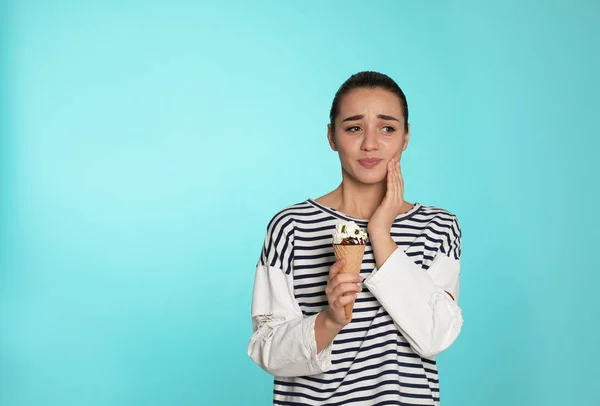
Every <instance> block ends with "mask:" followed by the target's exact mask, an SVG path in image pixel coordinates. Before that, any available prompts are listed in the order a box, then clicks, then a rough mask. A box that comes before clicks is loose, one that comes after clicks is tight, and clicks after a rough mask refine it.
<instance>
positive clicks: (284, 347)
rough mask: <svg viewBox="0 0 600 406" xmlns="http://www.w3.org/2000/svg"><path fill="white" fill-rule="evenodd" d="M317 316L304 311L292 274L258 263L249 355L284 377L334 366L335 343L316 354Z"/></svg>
mask: <svg viewBox="0 0 600 406" xmlns="http://www.w3.org/2000/svg"><path fill="white" fill-rule="evenodd" d="M316 318H317V315H312V316H309V317H304V316H303V315H302V311H301V310H300V306H299V305H298V302H297V301H296V298H295V297H294V285H293V276H292V275H291V274H287V273H285V272H284V271H283V270H281V269H279V268H276V267H272V266H269V265H262V264H259V265H258V266H257V267H256V276H255V280H254V293H253V297H252V327H253V334H252V338H251V339H250V343H249V345H248V355H249V356H250V358H252V360H253V361H254V362H255V363H257V364H258V365H259V366H260V367H261V368H262V369H264V370H265V371H267V372H268V373H270V374H271V375H274V376H281V377H292V376H304V375H314V374H319V373H322V372H326V371H328V370H329V369H331V366H332V365H331V346H332V344H329V345H328V346H327V347H326V348H325V349H323V350H322V351H321V353H319V354H317V343H316V339H315V319H316Z"/></svg>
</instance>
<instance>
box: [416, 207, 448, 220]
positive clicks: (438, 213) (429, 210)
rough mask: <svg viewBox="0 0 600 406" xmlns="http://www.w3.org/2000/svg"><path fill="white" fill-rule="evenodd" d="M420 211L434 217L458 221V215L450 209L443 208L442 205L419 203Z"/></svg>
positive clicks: (423, 214)
mask: <svg viewBox="0 0 600 406" xmlns="http://www.w3.org/2000/svg"><path fill="white" fill-rule="evenodd" d="M419 205H420V208H419V213H420V214H421V215H422V216H428V217H432V218H438V219H441V220H449V221H457V215H456V214H455V213H454V212H453V211H451V210H449V209H445V208H442V207H440V206H435V205H428V204H424V203H419Z"/></svg>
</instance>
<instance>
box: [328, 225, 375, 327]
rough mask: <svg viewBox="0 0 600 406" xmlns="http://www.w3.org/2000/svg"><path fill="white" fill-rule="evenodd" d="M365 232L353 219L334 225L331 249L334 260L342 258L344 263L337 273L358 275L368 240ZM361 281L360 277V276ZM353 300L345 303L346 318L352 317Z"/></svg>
mask: <svg viewBox="0 0 600 406" xmlns="http://www.w3.org/2000/svg"><path fill="white" fill-rule="evenodd" d="M368 240H369V239H368V237H367V234H366V233H365V232H364V231H363V230H361V229H360V228H359V227H358V226H357V225H356V223H355V222H354V221H349V222H346V223H340V224H338V225H337V226H336V231H335V233H334V234H333V251H334V253H335V258H336V260H338V261H339V260H340V259H342V258H343V259H344V260H345V262H344V265H343V266H342V268H341V269H340V271H339V273H340V274H344V273H350V274H354V275H359V276H360V268H361V265H362V260H363V255H364V253H365V246H366V244H367V242H368ZM361 281H362V278H361ZM352 294H354V293H353V292H347V293H345V294H344V296H347V295H352ZM353 304H354V301H352V302H351V303H348V304H346V305H345V311H346V319H351V318H352V308H353Z"/></svg>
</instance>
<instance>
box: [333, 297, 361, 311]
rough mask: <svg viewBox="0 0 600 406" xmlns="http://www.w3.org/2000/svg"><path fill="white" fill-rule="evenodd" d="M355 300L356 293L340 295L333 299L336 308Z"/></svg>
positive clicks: (341, 307)
mask: <svg viewBox="0 0 600 406" xmlns="http://www.w3.org/2000/svg"><path fill="white" fill-rule="evenodd" d="M355 300H356V295H355V294H351V295H348V296H340V297H339V298H338V299H337V300H336V301H335V307H336V308H337V309H343V308H344V306H346V305H347V304H350V303H354V301H355Z"/></svg>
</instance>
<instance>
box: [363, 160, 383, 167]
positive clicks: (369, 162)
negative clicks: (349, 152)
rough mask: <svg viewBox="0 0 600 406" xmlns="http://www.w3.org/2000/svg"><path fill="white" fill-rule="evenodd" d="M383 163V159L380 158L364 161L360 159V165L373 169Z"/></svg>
mask: <svg viewBox="0 0 600 406" xmlns="http://www.w3.org/2000/svg"><path fill="white" fill-rule="evenodd" d="M381 161H383V159H380V158H363V159H359V160H358V163H360V164H361V165H362V166H364V167H366V168H372V167H374V166H376V165H377V164H378V163H379V162H381Z"/></svg>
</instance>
